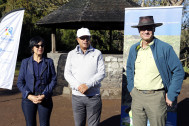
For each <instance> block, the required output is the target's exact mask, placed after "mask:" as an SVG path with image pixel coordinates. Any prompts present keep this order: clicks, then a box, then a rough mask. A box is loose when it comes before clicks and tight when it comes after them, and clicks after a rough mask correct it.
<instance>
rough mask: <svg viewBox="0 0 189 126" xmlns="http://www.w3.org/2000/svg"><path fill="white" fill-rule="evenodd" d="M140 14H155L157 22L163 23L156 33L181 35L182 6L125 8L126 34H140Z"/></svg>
mask: <svg viewBox="0 0 189 126" xmlns="http://www.w3.org/2000/svg"><path fill="white" fill-rule="evenodd" d="M140 16H153V17H154V22H155V23H163V25H162V26H160V27H157V28H156V32H155V35H180V34H181V22H182V7H181V6H179V7H178V6H177V7H149V8H136V9H134V8H131V9H130V8H129V9H127V8H126V9H125V24H124V34H125V35H138V34H139V33H138V29H137V28H131V26H132V25H137V24H138V22H139V17H140Z"/></svg>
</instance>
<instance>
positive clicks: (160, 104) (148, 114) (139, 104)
mask: <svg viewBox="0 0 189 126" xmlns="http://www.w3.org/2000/svg"><path fill="white" fill-rule="evenodd" d="M131 96H132V104H131V110H132V116H133V126H147V120H149V122H150V126H165V122H166V119H167V105H166V101H165V91H164V90H161V91H155V92H154V93H150V94H145V93H143V92H142V91H139V90H137V89H136V88H133V90H132V91H131Z"/></svg>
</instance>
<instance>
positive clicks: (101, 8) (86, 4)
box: [36, 0, 139, 30]
mask: <svg viewBox="0 0 189 126" xmlns="http://www.w3.org/2000/svg"><path fill="white" fill-rule="evenodd" d="M131 7H139V5H138V4H136V3H134V2H133V1H131V0H70V2H68V3H66V4H64V5H63V6H61V7H60V8H58V9H57V10H55V11H53V12H52V13H50V14H48V15H47V16H45V17H43V18H42V19H41V20H39V21H38V22H37V23H36V24H37V25H39V26H44V27H51V28H52V27H53V28H63V29H78V28H81V27H87V28H89V29H91V30H123V29H124V13H125V8H131Z"/></svg>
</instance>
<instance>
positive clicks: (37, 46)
mask: <svg viewBox="0 0 189 126" xmlns="http://www.w3.org/2000/svg"><path fill="white" fill-rule="evenodd" d="M34 46H35V47H36V48H39V47H40V46H41V48H43V47H44V45H43V44H42V45H34Z"/></svg>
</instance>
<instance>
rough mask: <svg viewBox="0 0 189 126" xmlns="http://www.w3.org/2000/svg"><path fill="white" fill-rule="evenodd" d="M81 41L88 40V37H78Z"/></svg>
mask: <svg viewBox="0 0 189 126" xmlns="http://www.w3.org/2000/svg"><path fill="white" fill-rule="evenodd" d="M79 38H80V39H81V40H85V39H86V40H90V36H81V37H79Z"/></svg>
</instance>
